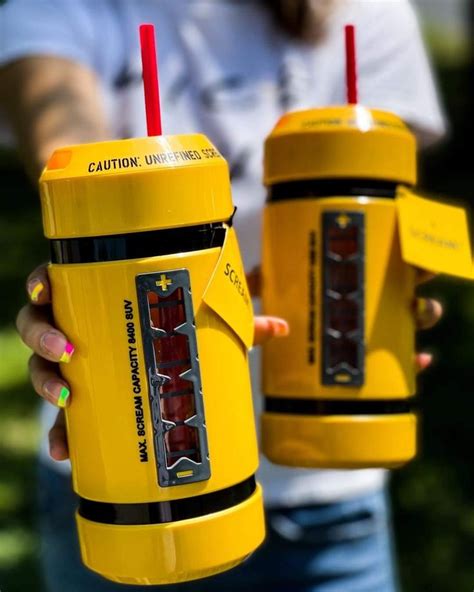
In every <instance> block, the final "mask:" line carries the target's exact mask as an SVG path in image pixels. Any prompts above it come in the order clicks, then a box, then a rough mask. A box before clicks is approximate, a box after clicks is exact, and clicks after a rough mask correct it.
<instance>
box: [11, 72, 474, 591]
mask: <svg viewBox="0 0 474 592" xmlns="http://www.w3.org/2000/svg"><path fill="white" fill-rule="evenodd" d="M439 74H440V80H441V85H442V89H443V94H444V96H445V98H446V103H447V106H448V112H449V115H450V118H451V122H452V134H451V140H450V142H449V143H448V144H447V145H445V146H444V147H443V148H442V149H437V150H436V151H434V152H433V153H431V154H430V155H429V157H426V158H425V161H424V163H423V167H422V168H423V174H422V185H423V187H424V188H425V189H431V190H436V192H437V193H445V194H447V195H451V196H456V197H458V198H461V199H465V200H466V201H467V202H469V200H470V198H471V194H472V185H473V166H472V156H471V153H472V151H471V140H472V137H473V131H474V128H473V126H472V124H470V123H469V117H470V115H471V110H472V107H473V106H474V105H473V104H471V103H470V101H471V97H472V96H474V94H473V93H472V92H471V91H472V89H471V88H470V84H471V80H472V79H473V76H472V75H470V73H469V72H468V70H467V67H465V66H459V65H456V64H454V63H451V62H450V63H445V64H444V65H443V66H442V67H441V68H440V72H439ZM0 176H1V180H0V187H1V202H0V212H1V215H0V254H1V256H0V294H1V295H2V297H1V306H0V589H1V590H2V592H25V591H28V592H42V590H43V589H42V586H41V583H40V576H39V569H38V557H39V541H38V535H37V532H36V528H35V511H34V503H35V496H36V486H35V470H36V464H35V463H36V450H37V445H38V425H37V420H36V415H37V410H38V400H37V397H35V395H34V394H32V391H31V388H30V387H29V386H28V384H27V377H26V360H27V358H28V352H27V351H26V350H25V348H24V347H23V346H22V345H21V344H20V343H19V341H18V339H17V337H16V335H15V332H14V329H13V319H14V317H15V314H16V311H17V309H18V308H19V306H20V305H21V303H22V302H24V300H25V296H24V279H25V277H26V275H27V273H28V272H29V271H30V270H31V269H32V268H33V267H34V266H35V265H36V264H37V263H38V262H40V261H42V260H45V259H46V258H47V247H46V244H45V241H44V240H43V239H42V235H41V223H40V216H39V205H38V200H37V196H36V195H35V192H34V191H33V190H32V189H31V188H30V187H29V185H28V182H27V181H26V180H25V178H24V177H23V176H22V174H21V172H20V169H19V165H18V164H17V163H16V162H15V161H14V160H12V159H11V157H9V156H7V155H6V154H3V155H0ZM423 292H424V293H425V294H430V295H434V296H437V297H439V298H441V299H442V300H443V301H444V302H445V304H446V310H447V312H446V316H445V319H444V321H443V322H442V323H441V324H440V325H439V327H437V328H436V329H434V330H433V331H431V332H430V333H429V334H427V335H424V336H422V337H421V338H420V342H421V343H424V344H425V345H426V346H428V347H429V348H430V349H431V350H432V351H434V353H435V355H436V359H437V364H436V366H435V368H434V369H432V370H430V371H428V372H427V373H426V375H425V376H424V377H423V379H422V381H421V389H420V390H421V391H422V395H423V396H422V399H421V401H422V404H421V407H422V412H423V435H422V454H421V456H420V458H419V459H418V460H417V461H416V462H414V463H412V464H411V465H410V466H408V467H406V468H405V469H403V470H401V471H398V472H396V473H395V475H394V478H393V481H392V492H393V501H394V519H395V526H396V532H397V546H398V553H399V559H400V561H399V563H400V569H401V574H402V580H403V585H404V591H405V592H420V591H425V590H429V591H430V592H447V591H449V592H451V591H453V592H454V591H456V592H457V591H458V590H459V591H461V590H472V589H473V588H474V561H473V557H474V503H473V497H474V496H473V494H474V470H473V464H474V455H473V452H472V451H473V449H474V430H473V426H474V348H473V346H472V340H473V337H474V287H472V286H470V285H468V284H467V283H465V282H452V281H449V280H437V281H435V282H433V283H432V284H431V285H429V286H427V287H425V288H424V289H423ZM434 344H435V345H434ZM65 592H67V591H65ZM348 592H349V591H348Z"/></svg>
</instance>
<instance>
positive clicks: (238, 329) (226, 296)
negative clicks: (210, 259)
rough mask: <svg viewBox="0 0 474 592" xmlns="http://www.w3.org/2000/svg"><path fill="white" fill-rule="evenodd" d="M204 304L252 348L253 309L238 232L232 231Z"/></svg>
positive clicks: (226, 239) (228, 235)
mask: <svg viewBox="0 0 474 592" xmlns="http://www.w3.org/2000/svg"><path fill="white" fill-rule="evenodd" d="M203 301H204V302H205V303H206V304H207V305H208V306H209V307H210V308H212V310H213V311H214V312H215V313H217V314H218V315H219V316H220V317H221V318H222V319H223V320H224V321H225V322H226V323H227V324H228V325H229V326H230V327H231V328H232V329H233V330H234V331H235V333H236V334H237V335H238V336H239V337H240V339H241V340H242V341H243V343H244V344H245V346H246V347H247V348H250V347H252V345H253V336H254V326H253V309H252V300H251V298H250V293H249V289H248V286H247V280H246V279H245V271H244V266H243V264H242V260H241V258H240V250H239V244H238V242H237V237H236V234H235V230H234V229H233V228H229V230H228V231H227V234H226V238H225V241H224V244H223V246H222V251H221V255H220V257H219V261H218V262H217V266H216V268H215V270H214V273H213V274H212V277H211V279H210V281H209V284H208V286H207V288H206V290H205V292H204V296H203Z"/></svg>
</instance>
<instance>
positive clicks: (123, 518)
mask: <svg viewBox="0 0 474 592" xmlns="http://www.w3.org/2000/svg"><path fill="white" fill-rule="evenodd" d="M256 487H257V484H256V481H255V476H254V475H252V477H249V478H248V479H245V481H242V482H241V483H238V484H237V485H232V486H231V487H227V488H226V489H221V490H220V491H213V492H212V493H204V494H202V495H197V496H194V497H188V498H185V499H177V500H172V501H168V502H150V503H141V504H140V503H138V504H112V503H106V502H95V501H92V500H88V499H85V498H82V497H81V498H79V515H80V516H82V518H86V519H87V520H90V521H92V522H99V523H101V524H113V525H122V526H123V525H127V526H132V525H146V524H167V523H169V522H178V521H179V520H188V519H191V518H199V517H201V516H207V515H209V514H213V513H215V512H221V511H222V510H227V509H229V508H232V507H234V506H236V505H238V504H241V503H242V502H244V501H245V500H247V499H249V498H250V497H251V496H252V494H253V493H254V492H255V489H256Z"/></svg>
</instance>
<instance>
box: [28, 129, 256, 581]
mask: <svg viewBox="0 0 474 592" xmlns="http://www.w3.org/2000/svg"><path fill="white" fill-rule="evenodd" d="M40 189H41V200H42V208H43V222H44V229H45V234H46V236H47V237H48V238H49V239H50V241H51V252H52V263H51V265H50V267H49V274H50V278H51V283H52V289H53V294H54V298H53V303H54V317H55V321H56V324H57V325H58V327H59V328H60V329H61V330H62V331H64V332H65V333H66V335H68V337H69V339H70V340H71V341H72V343H74V345H75V347H76V351H75V353H74V356H73V357H72V360H71V362H70V364H68V365H63V366H62V372H63V375H64V377H65V379H66V380H67V381H68V382H69V384H70V385H71V388H72V392H73V396H72V401H71V404H70V406H69V407H68V408H67V409H66V419H67V430H68V440H69V448H70V456H71V463H72V471H73V484H74V490H75V491H76V492H77V494H78V495H79V496H80V503H79V509H78V513H77V524H78V530H79V538H80V544H81V552H82V558H83V561H84V563H85V564H86V565H87V566H88V567H89V568H90V569H92V570H94V571H96V572H98V573H100V574H101V575H103V576H104V577H106V578H108V579H110V580H114V581H116V582H121V583H127V584H164V583H174V582H181V581H186V580H192V579H196V578H202V577H205V576H208V575H211V574H214V573H218V572H221V571H224V570H226V569H229V568H231V567H233V566H235V565H237V564H238V563H240V562H241V561H243V560H244V559H245V558H246V557H247V556H248V555H249V554H251V553H252V552H253V551H254V550H255V549H256V548H257V547H258V545H260V543H261V542H262V540H263V538H264V518H263V506H262V494H261V490H260V487H259V486H258V485H257V484H256V481H255V476H254V475H255V471H256V469H257V464H258V455H257V445H256V438H255V430H254V423H253V411H252V400H251V390H250V380H249V371H248V361H247V350H248V347H249V346H250V345H251V342H252V337H253V317H252V309H251V300H250V297H249V294H248V289H247V286H246V283H245V275H244V272H243V267H242V262H241V259H240V253H239V248H238V243H237V239H236V236H235V232H234V230H233V228H232V226H231V220H232V214H233V211H234V207H233V204H232V198H231V193H230V184H229V175H228V168H227V164H226V162H225V160H224V159H223V158H222V157H221V156H220V154H219V153H218V152H217V150H216V149H215V148H214V147H213V146H212V144H211V143H210V142H209V141H208V140H207V138H206V137H204V136H201V135H184V136H162V137H149V138H140V139H131V140H121V141H113V142H103V143H97V144H87V145H80V146H72V147H68V148H64V149H61V150H58V151H56V152H55V153H54V154H53V156H52V157H51V159H50V160H49V162H48V165H47V167H46V169H45V170H44V172H43V175H42V177H41V180H40ZM230 271H233V275H232V278H234V279H235V277H237V276H238V277H239V279H240V281H239V283H238V284H236V282H235V281H231V278H230V275H231V274H230Z"/></svg>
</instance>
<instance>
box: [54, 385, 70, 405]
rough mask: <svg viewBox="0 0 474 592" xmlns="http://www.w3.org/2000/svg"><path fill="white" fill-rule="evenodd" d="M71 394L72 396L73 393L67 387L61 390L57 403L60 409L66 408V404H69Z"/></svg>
mask: <svg viewBox="0 0 474 592" xmlns="http://www.w3.org/2000/svg"><path fill="white" fill-rule="evenodd" d="M70 394H71V391H70V390H69V389H68V388H67V387H65V386H63V387H62V388H61V392H60V393H59V397H58V402H57V405H58V407H62V408H64V407H66V403H67V400H68V399H69V395H70Z"/></svg>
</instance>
